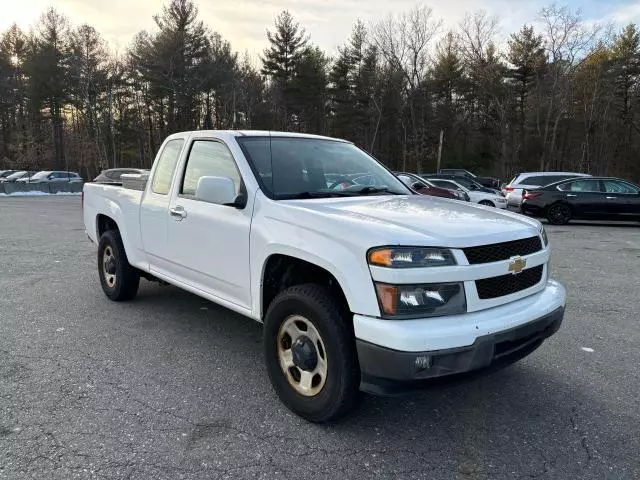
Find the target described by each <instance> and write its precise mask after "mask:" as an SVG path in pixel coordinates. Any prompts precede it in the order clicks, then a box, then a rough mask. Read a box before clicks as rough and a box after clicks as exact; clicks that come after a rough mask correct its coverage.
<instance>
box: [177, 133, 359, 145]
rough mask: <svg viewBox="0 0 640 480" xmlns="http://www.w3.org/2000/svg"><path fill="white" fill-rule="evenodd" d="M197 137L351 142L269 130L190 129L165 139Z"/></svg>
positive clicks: (308, 134)
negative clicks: (278, 138)
mask: <svg viewBox="0 0 640 480" xmlns="http://www.w3.org/2000/svg"><path fill="white" fill-rule="evenodd" d="M192 135H193V136H195V137H198V138H202V137H207V136H208V135H211V136H215V137H218V138H223V139H224V138H227V139H228V138H233V137H269V136H271V137H288V138H312V139H317V140H332V141H334V142H335V141H338V142H344V143H351V142H349V141H347V140H343V139H340V138H333V137H325V136H322V135H313V134H310V133H293V132H275V131H270V130H192V131H186V132H177V133H174V134H172V135H169V136H168V137H167V140H171V139H174V138H188V137H190V136H192Z"/></svg>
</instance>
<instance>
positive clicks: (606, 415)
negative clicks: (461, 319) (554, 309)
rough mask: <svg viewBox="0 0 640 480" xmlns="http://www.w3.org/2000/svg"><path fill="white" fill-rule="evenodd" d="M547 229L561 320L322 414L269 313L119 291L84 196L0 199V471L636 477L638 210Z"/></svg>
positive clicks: (150, 288) (39, 474) (175, 295)
mask: <svg viewBox="0 0 640 480" xmlns="http://www.w3.org/2000/svg"><path fill="white" fill-rule="evenodd" d="M548 232H549V236H550V239H551V242H552V245H553V247H554V253H553V261H552V270H553V274H554V276H555V277H556V278H559V279H560V280H562V281H563V282H564V283H565V285H566V287H567V289H568V291H569V304H568V309H567V314H566V317H565V323H564V325H563V327H562V329H561V330H560V331H559V332H558V333H557V334H556V336H554V337H552V338H551V339H549V340H548V341H547V342H546V343H545V344H544V345H543V346H542V347H541V348H540V349H539V350H537V351H536V352H535V353H534V354H533V355H531V356H530V357H528V358H526V359H525V360H523V361H522V362H520V363H518V364H516V365H513V366H512V367H510V368H508V369H506V370H503V371H501V372H499V373H496V374H494V375H492V376H489V377H484V378H481V379H478V380H475V381H473V382H471V383H465V384H459V385H453V386H451V385H450V386H446V387H445V386H442V387H434V388H432V389H430V390H426V391H423V392H419V393H416V394H412V395H410V396H405V397H398V398H376V397H369V396H365V397H364V398H363V400H362V404H361V407H360V409H359V410H358V411H357V412H356V413H355V414H354V415H353V416H351V417H349V418H347V419H345V420H344V421H342V422H341V423H339V424H336V425H332V426H317V425H311V424H308V423H306V422H305V421H303V420H301V419H300V418H298V417H296V416H295V415H293V414H291V413H289V411H288V410H286V409H285V408H284V407H283V406H282V405H281V403H280V402H279V401H278V399H277V397H276V396H275V394H274V393H273V391H272V389H271V387H270V384H269V381H268V379H267V375H266V371H265V368H264V366H263V361H262V345H261V327H260V326H259V325H258V324H256V323H254V322H253V321H251V320H248V319H245V318H243V317H240V316H238V315H236V314H233V313H231V312H229V311H227V310H225V309H223V308H221V307H218V306H216V305H214V304H212V303H209V302H207V301H205V300H202V299H200V298H198V297H196V296H193V295H191V294H188V293H185V292H182V291H180V290H178V289H176V288H173V287H167V286H164V287H163V286H159V285H157V284H152V283H148V282H146V281H143V283H142V287H141V290H140V294H139V296H138V299H137V300H136V301H135V302H132V303H126V304H115V303H112V302H109V301H108V300H107V299H106V297H105V296H104V295H103V293H102V291H101V289H100V286H99V283H98V277H97V273H96V260H95V247H94V246H93V245H92V244H91V243H90V242H89V241H88V239H87V237H86V236H85V233H84V228H83V224H82V218H81V211H80V198H78V197H63V198H10V197H9V198H0V252H1V253H0V478H6V479H11V480H14V479H70V478H109V479H112V478H113V479H121V478H131V479H133V478H135V479H165V478H166V479H174V478H175V479H177V478H188V479H203V478H269V479H271V478H340V479H343V478H373V477H376V478H407V479H410V478H424V479H474V480H475V479H516V478H518V479H519V478H540V479H574V478H575V479H616V480H617V479H638V478H640V460H639V453H638V452H640V400H639V399H640V366H639V360H640V321H639V320H640V299H639V297H640V226H638V225H637V224H636V225H632V224H629V225H594V224H570V225H568V226H564V227H548Z"/></svg>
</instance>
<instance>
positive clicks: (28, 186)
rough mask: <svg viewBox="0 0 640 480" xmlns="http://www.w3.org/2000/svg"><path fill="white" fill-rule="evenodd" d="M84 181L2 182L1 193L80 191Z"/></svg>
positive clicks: (0, 185)
mask: <svg viewBox="0 0 640 480" xmlns="http://www.w3.org/2000/svg"><path fill="white" fill-rule="evenodd" d="M83 185H84V183H83V182H51V183H24V182H10V183H9V182H7V183H0V194H3V193H4V194H7V195H10V194H12V193H20V192H42V193H58V192H65V193H80V192H82V186H83Z"/></svg>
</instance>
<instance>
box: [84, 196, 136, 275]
mask: <svg viewBox="0 0 640 480" xmlns="http://www.w3.org/2000/svg"><path fill="white" fill-rule="evenodd" d="M142 197H143V191H142V190H138V189H133V188H127V187H125V186H121V185H115V184H100V183H85V184H84V188H83V203H82V205H83V217H84V222H85V225H86V231H87V235H88V236H89V238H90V239H91V240H92V241H93V242H94V243H96V244H97V243H98V241H99V237H98V227H99V225H98V215H99V214H104V215H108V216H109V217H110V218H112V219H114V220H115V222H116V223H117V224H118V227H119V230H120V234H121V236H122V243H123V244H124V246H125V250H126V252H127V256H128V257H129V263H131V264H132V265H134V266H136V267H138V268H140V269H142V270H144V271H148V268H149V265H148V262H147V259H146V254H145V253H144V251H143V248H142V236H141V233H140V232H141V231H140V204H141V202H142Z"/></svg>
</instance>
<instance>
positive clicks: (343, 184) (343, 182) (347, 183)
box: [329, 177, 357, 190]
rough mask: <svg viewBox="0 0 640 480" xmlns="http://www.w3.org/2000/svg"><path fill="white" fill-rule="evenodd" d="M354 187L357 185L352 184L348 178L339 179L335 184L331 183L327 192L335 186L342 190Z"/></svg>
mask: <svg viewBox="0 0 640 480" xmlns="http://www.w3.org/2000/svg"><path fill="white" fill-rule="evenodd" d="M354 185H357V183H356V182H354V181H353V180H351V179H350V178H348V177H340V178H338V179H337V180H336V181H335V182H333V183H332V184H331V186H330V187H329V190H333V189H335V188H336V187H337V186H341V187H342V189H345V188H349V187H353V186H354Z"/></svg>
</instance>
